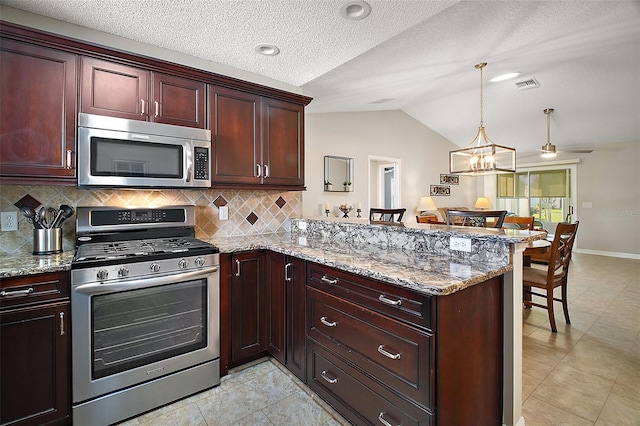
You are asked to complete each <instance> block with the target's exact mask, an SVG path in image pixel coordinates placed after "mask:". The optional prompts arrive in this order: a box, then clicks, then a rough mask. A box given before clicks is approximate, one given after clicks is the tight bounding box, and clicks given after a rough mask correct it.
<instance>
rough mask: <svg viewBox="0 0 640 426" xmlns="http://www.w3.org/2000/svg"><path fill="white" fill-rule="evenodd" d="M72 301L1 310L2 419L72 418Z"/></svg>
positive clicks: (32, 421)
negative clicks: (70, 318) (70, 368)
mask: <svg viewBox="0 0 640 426" xmlns="http://www.w3.org/2000/svg"><path fill="white" fill-rule="evenodd" d="M69 331H70V329H69V303H68V302H64V303H59V304H51V305H46V306H41V307H31V308H23V309H14V310H11V311H9V312H3V313H0V370H1V371H2V375H1V378H0V383H1V387H0V406H1V407H2V409H1V410H0V423H2V425H21V426H23V425H24V426H26V425H42V424H65V423H69V422H70V420H69V410H70V406H71V404H70V398H69V395H70V392H69V365H70V363H69V357H70V354H69Z"/></svg>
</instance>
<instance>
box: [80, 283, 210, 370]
mask: <svg viewBox="0 0 640 426" xmlns="http://www.w3.org/2000/svg"><path fill="white" fill-rule="evenodd" d="M91 300H92V302H91V305H92V309H91V310H92V321H91V324H92V342H91V348H92V351H91V352H92V355H93V366H92V378H93V379H94V380H95V379H99V378H101V377H106V376H109V375H112V374H116V373H118V372H121V371H126V370H130V369H132V368H136V367H139V366H142V365H145V364H149V363H152V362H156V361H160V360H163V359H167V358H171V357H174V356H177V355H181V354H184V353H187V352H191V351H194V350H197V349H201V348H205V347H206V346H207V280H206V279H200V280H194V281H185V282H180V283H176V284H167V285H162V286H157V287H147V288H143V289H139V290H129V291H122V292H118V293H111V294H105V295H99V296H94V297H92V298H91Z"/></svg>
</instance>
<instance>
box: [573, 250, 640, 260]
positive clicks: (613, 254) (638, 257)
mask: <svg viewBox="0 0 640 426" xmlns="http://www.w3.org/2000/svg"><path fill="white" fill-rule="evenodd" d="M573 251H575V252H576V253H581V254H594V255H596V256H608V257H621V258H624V259H635V260H640V254H634V253H617V252H615V251H601V250H585V249H577V248H576V249H574V250H573Z"/></svg>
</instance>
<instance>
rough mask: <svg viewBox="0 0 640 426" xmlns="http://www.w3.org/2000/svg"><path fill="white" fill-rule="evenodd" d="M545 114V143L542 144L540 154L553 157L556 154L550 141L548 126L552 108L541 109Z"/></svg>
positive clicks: (554, 147) (549, 125)
mask: <svg viewBox="0 0 640 426" xmlns="http://www.w3.org/2000/svg"><path fill="white" fill-rule="evenodd" d="M542 111H543V112H544V113H545V114H546V116H547V143H546V144H544V145H542V149H541V150H540V151H542V154H541V155H540V156H541V157H542V158H553V157H555V156H556V146H555V145H553V144H552V143H551V137H550V133H551V131H550V128H551V114H552V113H553V108H546V109H544V110H542Z"/></svg>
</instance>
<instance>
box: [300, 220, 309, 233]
mask: <svg viewBox="0 0 640 426" xmlns="http://www.w3.org/2000/svg"><path fill="white" fill-rule="evenodd" d="M298 229H299V230H301V231H306V230H307V222H305V221H303V220H300V221H298Z"/></svg>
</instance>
